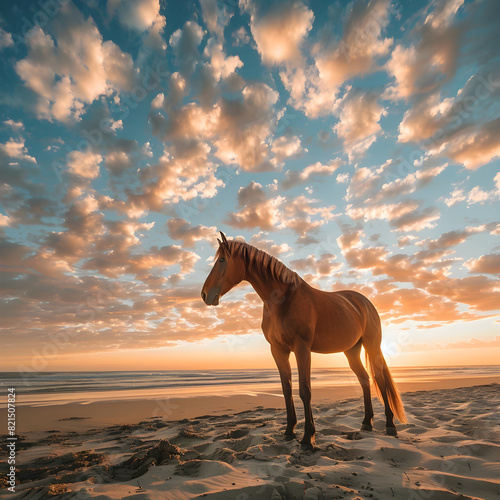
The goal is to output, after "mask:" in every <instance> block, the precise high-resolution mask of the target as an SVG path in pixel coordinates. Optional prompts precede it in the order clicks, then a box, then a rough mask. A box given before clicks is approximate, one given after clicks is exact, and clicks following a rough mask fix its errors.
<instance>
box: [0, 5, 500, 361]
mask: <svg viewBox="0 0 500 500" xmlns="http://www.w3.org/2000/svg"><path fill="white" fill-rule="evenodd" d="M94 4H96V5H94ZM54 6H55V7H54V8H53V9H52V10H50V12H49V11H48V10H47V11H45V10H43V9H42V8H41V7H40V5H39V4H38V3H34V2H24V3H23V2H21V3H18V2H15V3H9V2H4V3H3V5H2V6H1V7H0V58H1V59H0V60H1V65H2V72H1V76H0V79H1V82H2V87H1V89H2V90H1V97H0V175H1V180H0V193H1V197H0V259H1V261H0V264H1V266H0V270H1V273H0V280H1V303H0V308H1V312H2V313H1V318H2V320H1V328H2V333H1V335H2V347H3V348H2V370H9V371H18V370H19V371H30V370H35V371H36V370H66V371H83V370H96V371H97V370H171V369H172V370H190V369H202V370H203V369H213V368H221V369H223V368H228V369H235V368H271V367H273V366H274V361H273V359H272V357H271V354H270V352H269V345H268V344H267V342H266V340H265V339H264V337H263V335H262V333H261V331H260V323H261V317H262V302H261V300H260V299H259V297H258V296H257V294H256V293H255V292H254V290H253V289H252V288H251V287H250V286H249V285H247V284H242V285H240V286H238V287H237V288H236V289H234V290H232V291H231V292H230V293H229V294H227V295H226V296H224V297H223V298H222V300H221V304H220V306H218V307H208V306H207V305H205V304H204V303H203V301H202V300H201V298H200V292H201V287H202V284H203V282H204V280H205V278H206V276H207V274H208V273H209V271H210V269H211V266H212V263H213V256H214V254H215V251H216V249H217V240H216V238H217V237H218V231H224V232H225V234H226V235H227V237H228V238H238V239H242V240H244V241H246V242H248V243H250V244H251V245H254V246H256V247H258V248H260V249H263V250H265V251H266V252H268V253H270V254H272V255H274V256H276V257H278V258H279V259H280V260H281V261H282V262H284V263H285V264H286V265H287V266H288V267H289V268H290V269H292V270H294V271H296V272H298V273H299V274H300V275H301V276H302V277H303V278H304V279H305V280H306V281H307V282H308V283H310V284H312V285H313V286H316V287H318V288H321V289H322V290H329V291H332V290H342V289H354V290H357V291H359V292H361V293H363V294H364V295H366V296H367V297H369V298H370V300H371V301H372V302H373V303H374V304H375V306H376V307H377V309H378V311H379V313H380V316H381V318H382V323H383V328H384V335H383V339H384V340H383V350H384V354H385V355H386V358H387V361H388V364H389V365H390V366H418V365H428V366H441V365H443V366H452V365H480V364H485V365H486V364H497V363H498V359H499V358H500V331H499V330H500V329H499V318H500V283H499V281H498V277H499V274H500V239H499V236H500V210H499V207H500V203H499V201H500V168H499V167H500V159H499V158H500V107H499V103H500V100H499V97H500V69H499V68H500V65H499V59H498V57H499V56H498V46H499V44H500V35H499V30H498V19H499V15H500V10H499V7H500V5H499V4H498V3H497V2H494V1H477V2H467V1H464V0H446V1H443V2H434V1H430V0H426V1H417V2H400V3H399V4H396V5H395V4H394V3H393V2H390V1H389V0H371V1H370V2H367V1H355V2H350V3H347V2H335V3H333V2H321V1H310V2H306V1H302V0H284V1H280V2H260V1H255V0H240V1H239V3H238V2H236V1H232V0H229V1H227V2H224V1H216V0H200V1H199V2H198V1H196V2H194V3H190V2H166V3H164V2H160V1H159V0H140V1H128V0H127V1H122V2H119V1H114V0H113V1H111V0H109V1H108V2H107V3H101V2H77V1H75V2H72V1H67V2H62V1H61V2H59V1H55V2H54ZM21 13H22V15H21ZM313 366H315V367H344V366H347V362H346V360H345V358H344V356H343V355H331V356H325V355H314V356H313Z"/></svg>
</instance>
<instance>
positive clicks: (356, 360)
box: [344, 339, 373, 431]
mask: <svg viewBox="0 0 500 500" xmlns="http://www.w3.org/2000/svg"><path fill="white" fill-rule="evenodd" d="M344 354H345V355H346V357H347V360H348V361H349V366H350V367H351V370H352V371H353V372H354V373H355V374H356V376H357V377H358V380H359V383H360V384H361V388H362V389H363V399H364V402H365V418H364V420H363V423H362V424H361V430H362V431H371V430H372V419H373V407H372V395H371V391H370V376H369V375H368V372H367V371H366V370H365V367H364V366H363V363H362V362H361V356H360V354H361V339H360V340H359V342H358V343H357V344H356V345H355V346H354V347H351V348H350V349H349V350H348V351H345V352H344Z"/></svg>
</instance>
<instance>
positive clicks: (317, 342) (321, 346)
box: [311, 326, 363, 354]
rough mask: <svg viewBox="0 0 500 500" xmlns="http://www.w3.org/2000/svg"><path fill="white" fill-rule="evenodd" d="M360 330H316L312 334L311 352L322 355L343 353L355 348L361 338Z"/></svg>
mask: <svg viewBox="0 0 500 500" xmlns="http://www.w3.org/2000/svg"><path fill="white" fill-rule="evenodd" d="M362 334H363V332H362V331H361V328H354V327H351V328H344V329H343V330H339V329H337V328H335V327H334V326H331V327H330V328H324V327H323V328H316V330H315V332H314V338H313V343H312V345H311V351H313V352H319V353H323V354H329V353H333V352H344V351H347V350H349V349H350V348H351V347H353V346H355V345H356V343H357V342H358V340H359V339H360V338H361V335H362Z"/></svg>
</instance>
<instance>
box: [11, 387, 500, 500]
mask: <svg viewBox="0 0 500 500" xmlns="http://www.w3.org/2000/svg"><path fill="white" fill-rule="evenodd" d="M404 402H405V407H406V412H407V416H408V421H409V423H408V424H406V425H399V427H398V429H399V437H398V438H393V437H388V436H385V435H384V434H383V429H384V420H383V418H382V416H383V408H382V406H381V405H380V404H379V403H378V402H377V403H376V405H375V414H376V418H375V423H374V424H375V425H374V427H375V429H374V431H373V432H371V433H370V432H361V431H358V429H359V427H360V422H361V420H362V407H361V403H360V401H359V399H349V400H344V401H336V402H332V403H329V404H324V403H322V404H319V405H316V406H315V407H314V414H315V419H316V426H317V435H316V441H317V443H316V444H317V446H316V449H315V451H314V452H305V451H302V450H301V449H300V446H299V444H298V442H297V441H295V440H294V441H289V442H287V441H284V440H283V438H282V431H283V428H284V423H285V412H284V411H283V410H281V409H270V408H263V407H257V408H255V409H253V410H248V411H243V412H239V413H235V414H231V415H217V416H212V415H206V416H200V417H197V418H192V419H184V420H181V421H176V422H165V421H163V420H161V419H160V418H150V419H147V420H145V421H143V422H141V423H139V424H134V425H124V426H123V425H121V426H113V427H106V428H101V429H90V430H88V431H86V432H84V433H77V432H66V433H63V432H52V433H46V434H45V435H44V436H41V438H40V436H39V438H37V439H34V438H33V437H30V436H29V435H28V436H27V437H26V438H25V439H24V440H23V442H22V443H21V444H20V445H19V448H22V450H21V451H19V453H18V459H19V462H18V464H19V468H20V470H19V473H18V479H19V480H20V483H21V484H19V485H18V486H17V494H15V495H12V494H11V493H9V492H7V491H6V490H4V489H2V496H6V495H7V494H8V495H9V497H10V498H16V499H20V498H22V499H38V498H61V499H66V498H68V499H69V498H81V499H83V498H95V499H97V498H98V499H100V500H105V499H120V498H130V499H132V498H133V499H134V500H143V499H144V500H145V499H157V498H158V499H169V500H170V499H172V500H173V499H179V500H180V499H190V498H206V499H214V500H215V499H217V500H225V499H228V500H229V499H231V500H248V499H270V500H280V499H308V500H313V499H333V498H353V499H354V498H363V499H370V498H377V499H394V498H396V499H399V498H405V499H428V498H432V499H435V500H441V499H448V498H450V499H451V498H481V499H495V498H499V499H500V385H498V384H490V385H482V386H476V387H467V388H459V389H447V390H434V391H422V392H413V393H405V394H404ZM299 415H300V414H299ZM298 431H299V434H300V433H301V432H302V428H301V422H299V425H298Z"/></svg>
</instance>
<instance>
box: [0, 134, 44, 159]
mask: <svg viewBox="0 0 500 500" xmlns="http://www.w3.org/2000/svg"><path fill="white" fill-rule="evenodd" d="M0 152H2V153H3V154H5V155H6V156H8V157H9V158H16V159H18V160H26V161H29V162H32V163H36V158H33V156H30V155H29V154H28V148H26V147H25V145H24V138H23V137H20V138H19V139H13V138H12V137H11V138H10V139H9V140H8V141H7V142H5V143H3V144H0Z"/></svg>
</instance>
